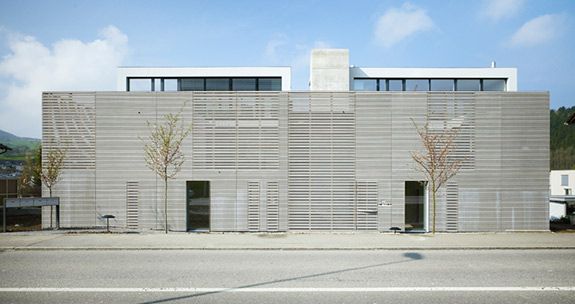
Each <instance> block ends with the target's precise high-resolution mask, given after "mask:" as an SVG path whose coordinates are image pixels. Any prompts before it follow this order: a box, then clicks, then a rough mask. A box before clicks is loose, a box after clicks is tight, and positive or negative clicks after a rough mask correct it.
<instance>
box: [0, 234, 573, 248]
mask: <svg viewBox="0 0 575 304" xmlns="http://www.w3.org/2000/svg"><path fill="white" fill-rule="evenodd" d="M161 249H164V250H175V249H191V250H233V249H238V250H240V249H243V250H433V249H575V233H552V232H516V233H455V234H444V233H438V234H435V235H431V234H396V235H394V234H382V233H377V232H356V233H352V232H350V233H209V234H208V233H199V234H196V233H184V232H170V233H169V234H167V235H166V234H164V233H161V232H144V233H137V234H136V233H132V234H130V233H112V234H107V233H85V232H80V233H73V232H72V233H71V232H70V231H37V232H16V233H4V234H0V250H161Z"/></svg>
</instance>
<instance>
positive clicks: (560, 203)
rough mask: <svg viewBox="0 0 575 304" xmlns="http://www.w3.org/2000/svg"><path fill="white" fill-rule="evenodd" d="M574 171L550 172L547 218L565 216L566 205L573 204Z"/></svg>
mask: <svg viewBox="0 0 575 304" xmlns="http://www.w3.org/2000/svg"><path fill="white" fill-rule="evenodd" d="M573 189H575V170H552V171H551V172H550V173H549V194H550V203H549V217H550V218H561V217H564V216H567V204H569V203H575V195H574V194H573Z"/></svg>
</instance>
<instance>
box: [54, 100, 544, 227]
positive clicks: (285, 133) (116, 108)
mask: <svg viewBox="0 0 575 304" xmlns="http://www.w3.org/2000/svg"><path fill="white" fill-rule="evenodd" d="M548 107H549V95H548V94H547V93H518V92H152V93H150V92H148V93H143V92H141V93H140V92H77V93H70V92H49V93H44V95H43V144H44V151H43V153H44V157H45V156H46V153H47V152H48V151H49V150H50V149H52V148H53V147H64V148H65V149H66V150H67V158H66V161H65V169H64V171H63V174H62V179H61V181H60V183H59V184H57V185H56V187H55V188H54V192H55V195H57V196H59V197H60V198H61V204H62V217H61V220H62V226H63V227H93V226H102V225H104V224H105V221H103V220H102V219H101V215H104V214H113V215H115V216H116V219H115V220H114V222H113V224H114V225H115V226H119V227H126V228H134V227H136V226H137V228H138V229H163V225H164V222H163V218H164V214H165V210H164V206H163V195H164V193H163V184H162V180H160V179H158V178H157V177H156V176H155V175H154V173H153V172H152V171H151V170H150V169H149V168H147V167H146V165H145V162H144V153H143V145H144V141H145V140H146V137H147V136H148V134H149V132H150V129H149V126H148V124H147V122H151V123H154V122H159V121H161V119H162V116H163V115H164V114H166V113H178V112H180V113H181V115H182V117H183V122H184V123H185V124H187V125H191V126H192V128H193V130H192V133H191V135H190V137H189V138H188V139H186V140H185V141H184V153H185V155H186V156H187V160H186V162H185V163H184V166H183V168H182V171H181V172H180V173H179V174H178V176H177V177H176V178H175V179H174V180H171V181H170V184H169V189H168V195H169V204H168V210H167V212H168V217H169V225H170V229H172V230H179V231H183V230H186V228H187V226H186V225H187V214H186V212H187V208H186V181H194V180H196V181H209V182H210V210H211V211H210V212H211V213H210V230H211V231H286V230H301V231H337V230H379V231H389V228H390V227H392V226H397V227H400V228H403V227H404V224H405V223H404V212H405V197H404V185H405V181H421V180H424V178H423V176H422V174H421V173H420V172H419V171H417V170H416V169H415V164H414V163H413V161H412V159H411V156H410V152H411V151H414V150H418V149H421V148H422V146H421V143H420V142H419V139H418V137H417V133H416V132H415V129H414V126H413V122H415V123H416V124H417V125H420V126H421V125H423V124H424V123H425V121H426V118H427V119H429V122H430V125H432V126H433V127H434V128H438V129H440V128H443V127H450V126H456V125H457V126H458V127H459V128H461V131H460V133H459V135H458V138H457V141H456V147H457V148H456V153H455V155H454V157H456V158H459V159H461V160H462V161H463V162H464V168H463V170H462V171H461V172H460V174H458V175H457V176H456V177H455V178H454V179H453V180H452V182H451V183H450V184H449V185H447V187H446V188H444V189H442V191H440V192H441V193H440V194H439V196H438V207H437V211H438V214H437V219H438V223H437V228H438V230H439V231H508V230H510V231H517V230H548V228H549V226H548V217H547V213H548V200H547V198H548V178H549V176H548V170H549V115H548ZM412 121H413V122H412ZM44 191H47V189H44ZM136 193H137V194H136ZM45 194H46V192H45ZM136 197H137V202H136V200H135V198H136ZM384 202H385V204H384ZM136 207H137V209H136ZM134 210H137V217H136V216H135V214H136V211H134ZM47 212H48V211H44V215H47ZM45 218H49V217H46V216H45ZM136 219H137V222H136ZM43 223H44V225H46V224H47V221H44V222H43Z"/></svg>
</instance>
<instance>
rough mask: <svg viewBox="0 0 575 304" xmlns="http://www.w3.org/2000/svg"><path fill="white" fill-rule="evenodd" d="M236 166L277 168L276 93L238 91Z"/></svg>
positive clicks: (244, 167) (277, 98)
mask: <svg viewBox="0 0 575 304" xmlns="http://www.w3.org/2000/svg"><path fill="white" fill-rule="evenodd" d="M237 98H238V99H237V103H238V106H237V108H238V116H237V119H238V130H237V132H238V150H237V153H238V169H240V170H242V169H244V170H270V169H278V167H279V122H278V118H279V115H278V112H279V96H278V95H277V94H273V95H266V94H259V93H257V94H256V93H253V95H252V94H250V93H248V92H246V93H244V94H241V95H240V94H238V97H237Z"/></svg>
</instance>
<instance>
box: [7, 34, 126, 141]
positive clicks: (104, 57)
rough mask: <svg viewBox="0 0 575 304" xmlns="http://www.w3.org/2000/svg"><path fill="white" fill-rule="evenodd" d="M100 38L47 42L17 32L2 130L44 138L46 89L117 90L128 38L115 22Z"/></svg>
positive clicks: (11, 40) (11, 41)
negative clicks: (42, 101)
mask: <svg viewBox="0 0 575 304" xmlns="http://www.w3.org/2000/svg"><path fill="white" fill-rule="evenodd" d="M99 37H100V38H99V39H96V40H93V41H90V42H82V41H79V40H72V39H64V40H60V41H57V42H56V43H54V44H53V45H51V46H46V45H44V44H42V43H41V42H39V41H38V40H36V38H34V37H32V36H24V35H19V34H11V35H10V37H9V39H8V40H9V41H8V47H9V49H10V53H9V54H8V55H6V56H4V57H3V58H2V60H1V61H0V76H1V77H2V78H3V81H5V83H6V84H4V85H2V87H3V90H4V93H3V94H2V96H1V97H0V108H1V109H2V111H1V112H0V129H3V130H6V131H9V132H12V133H15V134H16V135H19V136H29V137H40V134H41V122H42V120H41V115H42V113H41V112H42V106H41V99H42V98H41V94H42V92H43V91H55V90H64V91H74V90H91V91H93V90H114V89H115V83H116V67H117V66H118V65H120V64H121V62H122V60H123V58H124V57H125V55H126V51H127V45H128V37H127V36H126V35H125V34H124V33H122V32H121V31H120V30H119V29H117V28H116V27H114V26H108V27H106V28H104V29H102V30H101V31H100V32H99Z"/></svg>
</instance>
